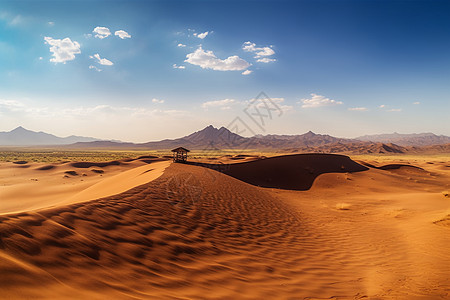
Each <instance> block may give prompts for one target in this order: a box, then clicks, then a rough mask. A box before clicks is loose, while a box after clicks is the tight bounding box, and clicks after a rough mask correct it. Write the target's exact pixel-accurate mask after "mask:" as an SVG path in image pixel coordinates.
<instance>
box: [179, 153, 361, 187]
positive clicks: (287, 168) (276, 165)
mask: <svg viewBox="0 0 450 300" xmlns="http://www.w3.org/2000/svg"><path fill="white" fill-rule="evenodd" d="M186 164H190V165H196V166H202V167H206V168H210V169H213V170H216V171H219V172H222V173H224V174H227V175H229V176H232V177H234V178H236V179H239V180H242V181H244V182H247V183H250V184H253V185H257V186H261V187H266V188H277V189H287V190H300V191H304V190H308V189H310V188H311V186H312V184H313V183H314V180H315V179H316V178H317V176H319V175H321V174H325V173H347V172H350V173H351V172H361V171H366V170H369V169H368V168H367V167H365V166H362V165H360V164H359V163H357V162H355V161H353V160H351V159H350V158H349V157H348V156H344V155H337V154H321V153H314V154H296V155H285V156H277V157H272V158H266V159H261V160H256V161H250V162H243V163H236V164H207V163H197V162H189V161H188V162H186Z"/></svg>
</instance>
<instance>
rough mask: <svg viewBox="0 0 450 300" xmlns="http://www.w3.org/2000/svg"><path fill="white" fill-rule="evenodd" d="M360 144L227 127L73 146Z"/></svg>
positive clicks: (273, 147) (208, 147)
mask: <svg viewBox="0 0 450 300" xmlns="http://www.w3.org/2000/svg"><path fill="white" fill-rule="evenodd" d="M349 142H356V140H350V139H341V138H335V137H332V136H330V135H322V134H315V133H313V132H311V131H309V132H307V133H305V134H301V135H274V134H272V135H265V136H261V135H259V136H253V137H243V136H240V135H238V134H236V133H233V132H231V131H230V130H228V129H227V128H225V127H221V128H215V127H213V126H212V125H209V126H207V127H205V128H204V129H202V130H199V131H196V132H194V133H192V134H190V135H187V136H184V137H181V138H178V139H173V140H169V139H167V140H162V141H157V142H148V143H142V144H130V143H106V142H95V143H76V144H74V145H71V146H73V147H75V148H83V147H92V148H102V147H105V148H107V147H113V146H114V147H118V148H124V147H127V148H130V147H131V148H145V149H156V150H157V149H171V148H176V147H179V146H183V147H186V148H188V149H196V150H214V149H266V150H278V149H284V148H292V147H297V148H298V147H316V146H324V145H328V144H335V143H349Z"/></svg>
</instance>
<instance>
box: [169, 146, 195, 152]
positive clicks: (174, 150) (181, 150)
mask: <svg viewBox="0 0 450 300" xmlns="http://www.w3.org/2000/svg"><path fill="white" fill-rule="evenodd" d="M172 152H191V151H190V150H188V149H186V148H183V147H178V148H175V149H173V150H172Z"/></svg>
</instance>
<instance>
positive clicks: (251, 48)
mask: <svg viewBox="0 0 450 300" xmlns="http://www.w3.org/2000/svg"><path fill="white" fill-rule="evenodd" d="M242 50H244V51H246V52H252V53H254V54H255V58H256V59H257V60H256V61H257V62H262V63H269V62H274V61H276V59H275V58H269V56H272V55H274V54H275V51H274V50H273V49H272V48H271V47H267V46H263V47H256V44H255V43H252V42H250V41H248V42H245V43H244V44H243V45H242Z"/></svg>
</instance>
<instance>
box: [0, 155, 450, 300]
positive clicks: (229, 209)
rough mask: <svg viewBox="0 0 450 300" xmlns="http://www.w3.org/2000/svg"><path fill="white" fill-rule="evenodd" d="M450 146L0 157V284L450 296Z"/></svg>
mask: <svg viewBox="0 0 450 300" xmlns="http://www.w3.org/2000/svg"><path fill="white" fill-rule="evenodd" d="M449 189H450V158H449V156H446V155H441V156H401V155H399V156H392V157H383V156H355V157H347V156H343V155H332V154H298V155H286V156H278V157H270V158H258V157H243V156H238V157H221V158H220V157H219V158H217V159H214V160H204V161H201V160H197V161H191V162H189V163H186V164H181V163H172V162H171V161H168V160H162V159H158V158H151V157H148V158H139V159H128V160H120V161H114V162H104V163H95V162H92V163H87V162H83V163H81V162H66V163H59V164H44V163H29V162H25V161H23V162H15V163H13V162H0V298H2V299H449V298H450V251H449V250H448V249H449V246H450V198H449V195H448V193H449Z"/></svg>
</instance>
